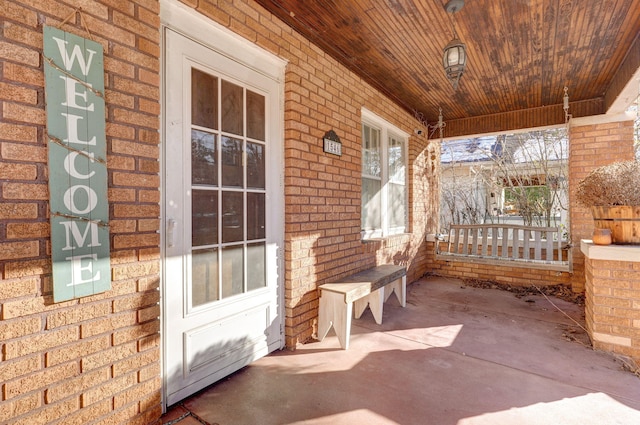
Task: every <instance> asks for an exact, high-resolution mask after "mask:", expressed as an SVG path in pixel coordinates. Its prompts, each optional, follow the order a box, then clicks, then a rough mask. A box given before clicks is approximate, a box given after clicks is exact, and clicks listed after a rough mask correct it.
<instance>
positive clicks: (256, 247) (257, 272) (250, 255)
mask: <svg viewBox="0 0 640 425" xmlns="http://www.w3.org/2000/svg"><path fill="white" fill-rule="evenodd" d="M265 255H266V250H265V244H264V243H257V244H250V245H248V246H247V264H248V267H247V275H248V276H247V291H251V290H253V289H258V288H264V287H265V286H267V277H266V273H267V271H266V268H265Z"/></svg>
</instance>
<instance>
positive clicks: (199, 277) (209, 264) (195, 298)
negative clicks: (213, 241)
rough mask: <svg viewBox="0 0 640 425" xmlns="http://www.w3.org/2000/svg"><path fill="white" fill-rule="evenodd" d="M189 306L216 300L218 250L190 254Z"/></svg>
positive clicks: (200, 250)
mask: <svg viewBox="0 0 640 425" xmlns="http://www.w3.org/2000/svg"><path fill="white" fill-rule="evenodd" d="M191 273H192V276H191V304H192V306H193V307H196V306H199V305H202V304H206V303H208V302H211V301H216V300H217V299H218V250H217V249H215V248H214V249H198V250H193V252H192V254H191Z"/></svg>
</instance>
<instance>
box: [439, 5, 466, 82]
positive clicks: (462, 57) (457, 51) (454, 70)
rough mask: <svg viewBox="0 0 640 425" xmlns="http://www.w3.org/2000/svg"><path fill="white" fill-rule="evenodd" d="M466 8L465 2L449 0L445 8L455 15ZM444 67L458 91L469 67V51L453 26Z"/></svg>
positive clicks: (444, 58)
mask: <svg viewBox="0 0 640 425" xmlns="http://www.w3.org/2000/svg"><path fill="white" fill-rule="evenodd" d="M463 6H464V0H449V1H448V2H447V4H446V5H445V6H444V9H445V10H446V11H447V13H450V14H451V15H453V14H454V13H456V12H457V11H458V10H460V9H462V7H463ZM442 65H443V66H444V71H445V73H446V75H447V79H448V80H449V81H450V82H451V85H452V86H453V89H454V90H457V89H458V82H459V81H460V77H462V74H463V73H464V70H465V67H466V66H467V51H466V46H465V45H464V43H463V42H461V41H460V40H459V39H458V34H456V28H455V25H454V26H453V40H451V41H450V42H449V44H447V45H446V47H445V48H444V55H443V56H442Z"/></svg>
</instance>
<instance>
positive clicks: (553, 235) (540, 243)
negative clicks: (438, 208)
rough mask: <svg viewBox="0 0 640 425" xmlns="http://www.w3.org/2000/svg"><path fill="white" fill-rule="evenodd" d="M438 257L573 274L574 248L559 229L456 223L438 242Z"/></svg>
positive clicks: (440, 258) (448, 259)
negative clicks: (572, 258)
mask: <svg viewBox="0 0 640 425" xmlns="http://www.w3.org/2000/svg"><path fill="white" fill-rule="evenodd" d="M436 258H437V259H439V260H447V261H465V262H471V263H488V264H495V265H503V266H504V265H507V266H511V267H526V268H537V269H547V270H556V271H567V272H571V271H572V261H571V246H570V244H568V243H567V241H565V240H563V239H562V233H561V230H560V228H559V227H534V226H518V225H505V224H467V225H459V224H454V225H451V228H450V230H449V234H448V235H445V236H444V237H442V238H439V240H437V241H436Z"/></svg>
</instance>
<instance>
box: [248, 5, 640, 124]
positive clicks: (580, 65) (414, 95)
mask: <svg viewBox="0 0 640 425" xmlns="http://www.w3.org/2000/svg"><path fill="white" fill-rule="evenodd" d="M446 1H447V0H315V1H313V0H257V2H258V3H259V4H260V5H262V6H263V7H265V8H266V9H268V10H269V11H271V12H272V13H273V14H275V15H276V16H278V17H279V18H280V19H282V20H283V21H284V22H286V23H287V24H288V25H290V26H291V27H292V28H294V29H295V30H297V31H298V32H300V33H301V34H302V35H304V36H305V37H306V38H307V39H309V40H310V41H312V42H313V43H314V44H316V45H317V46H319V47H320V48H321V49H323V50H324V51H325V52H326V53H328V54H329V55H331V56H332V57H334V58H335V59H337V60H338V61H340V62H341V63H343V64H344V65H345V66H346V67H348V68H349V69H351V70H352V71H354V72H355V73H357V74H358V75H360V76H361V77H362V78H363V79H364V80H366V81H367V82H369V83H370V84H371V85H373V86H374V87H376V88H378V89H379V90H381V91H382V92H383V93H385V94H386V95H387V96H389V97H390V98H391V99H393V100H394V101H395V102H396V103H398V104H399V105H401V106H402V107H404V108H405V109H406V110H408V111H410V112H411V113H417V114H418V116H422V117H423V118H424V120H426V121H428V122H429V123H430V124H433V123H434V121H437V119H438V108H439V107H441V108H442V110H443V114H444V119H445V121H446V122H447V127H446V134H445V136H460V135H465V134H478V133H486V132H492V131H504V130H512V129H517V128H529V127H536V126H545V125H553V124H560V123H563V122H564V111H563V109H562V104H563V95H564V87H565V86H566V87H567V88H568V95H569V98H570V101H571V103H570V105H571V107H570V113H571V114H572V116H574V117H577V116H586V115H595V114H601V113H605V112H607V111H609V110H610V109H611V107H612V105H614V103H615V102H616V101H618V102H619V101H620V96H621V94H622V93H623V92H624V91H625V90H626V91H627V93H628V92H629V90H630V89H629V88H630V87H632V90H634V91H635V94H636V95H637V93H638V81H635V82H634V80H636V79H637V78H638V76H639V74H640V73H639V72H638V69H639V68H640V41H639V40H638V39H639V37H638V34H639V33H640V0H466V1H465V5H464V7H463V8H462V9H461V10H459V11H458V12H457V13H454V14H450V13H447V11H446V10H445V7H444V6H445V3H446ZM454 27H455V31H456V32H457V35H458V37H459V38H460V40H461V41H462V42H464V43H465V44H466V46H467V54H468V62H467V68H466V71H465V73H464V75H463V76H462V78H461V80H460V84H459V87H458V89H457V90H454V89H453V87H452V85H451V84H450V82H449V81H448V80H447V79H446V77H445V73H444V69H443V66H442V52H443V48H444V46H446V44H447V43H448V42H449V41H451V40H452V39H453V29H454ZM634 84H635V87H633V86H634ZM629 103H631V102H628V103H627V105H628V104H629Z"/></svg>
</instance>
